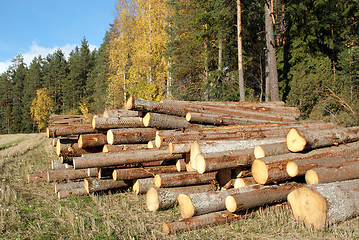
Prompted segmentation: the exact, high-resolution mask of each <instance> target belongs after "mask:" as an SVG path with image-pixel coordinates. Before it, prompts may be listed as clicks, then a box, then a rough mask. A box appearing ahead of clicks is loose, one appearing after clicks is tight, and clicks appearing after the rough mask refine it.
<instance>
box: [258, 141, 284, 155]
mask: <svg viewBox="0 0 359 240" xmlns="http://www.w3.org/2000/svg"><path fill="white" fill-rule="evenodd" d="M289 152H290V151H289V150H288V148H287V143H286V142H282V143H272V144H263V145H258V146H256V147H255V148H254V156H255V158H257V159H261V158H264V157H268V156H276V155H281V154H285V153H289Z"/></svg>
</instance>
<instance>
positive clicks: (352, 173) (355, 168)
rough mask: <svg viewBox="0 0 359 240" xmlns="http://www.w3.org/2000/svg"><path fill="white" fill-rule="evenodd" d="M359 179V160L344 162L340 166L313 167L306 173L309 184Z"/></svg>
mask: <svg viewBox="0 0 359 240" xmlns="http://www.w3.org/2000/svg"><path fill="white" fill-rule="evenodd" d="M351 179H359V161H358V160H357V161H356V162H348V163H344V164H343V165H342V166H340V167H329V168H328V167H321V168H313V169H310V170H308V171H307V173H306V174H305V181H306V182H307V183H308V184H318V183H329V182H337V181H345V180H351Z"/></svg>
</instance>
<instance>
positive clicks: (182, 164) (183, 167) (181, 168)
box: [176, 158, 187, 172]
mask: <svg viewBox="0 0 359 240" xmlns="http://www.w3.org/2000/svg"><path fill="white" fill-rule="evenodd" d="M176 168H177V171H178V172H183V171H186V170H187V168H186V161H185V159H184V158H181V159H178V160H177V162H176Z"/></svg>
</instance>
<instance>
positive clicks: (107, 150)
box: [102, 144, 148, 153]
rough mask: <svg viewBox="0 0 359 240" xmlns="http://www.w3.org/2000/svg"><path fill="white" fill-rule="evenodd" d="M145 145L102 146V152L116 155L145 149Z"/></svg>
mask: <svg viewBox="0 0 359 240" xmlns="http://www.w3.org/2000/svg"><path fill="white" fill-rule="evenodd" d="M147 146H148V145H147V144H127V145H123V144H122V145H107V144H106V145H105V146H103V149H102V152H104V153H116V152H123V151H127V150H140V149H147Z"/></svg>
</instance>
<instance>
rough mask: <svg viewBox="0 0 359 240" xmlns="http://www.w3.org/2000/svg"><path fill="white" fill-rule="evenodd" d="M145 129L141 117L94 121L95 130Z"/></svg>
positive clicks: (98, 119)
mask: <svg viewBox="0 0 359 240" xmlns="http://www.w3.org/2000/svg"><path fill="white" fill-rule="evenodd" d="M140 127H143V122H142V118H141V117H121V118H116V117H112V118H102V117H97V118H93V119H92V128H93V129H102V130H106V129H111V128H140Z"/></svg>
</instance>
